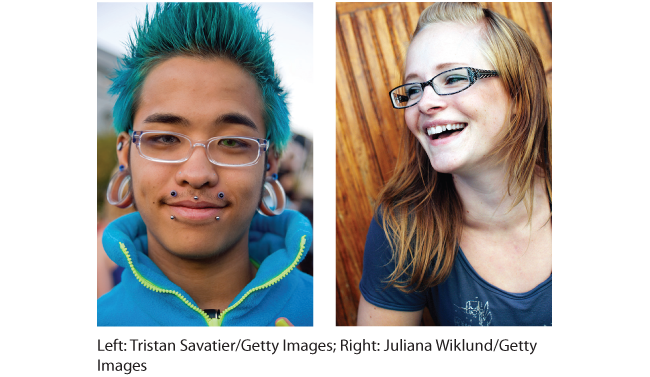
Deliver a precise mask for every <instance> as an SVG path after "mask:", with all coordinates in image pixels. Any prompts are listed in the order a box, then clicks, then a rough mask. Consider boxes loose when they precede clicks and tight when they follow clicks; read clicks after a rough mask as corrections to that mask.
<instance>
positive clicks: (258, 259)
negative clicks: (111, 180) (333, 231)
mask: <svg viewBox="0 0 650 377" xmlns="http://www.w3.org/2000/svg"><path fill="white" fill-rule="evenodd" d="M311 241H312V229H311V225H310V224H309V221H308V220H307V219H306V218H305V217H304V216H303V215H301V214H300V213H298V212H295V211H290V210H287V211H284V212H283V213H282V214H281V215H279V216H274V217H264V216H261V215H259V214H256V215H255V216H254V217H253V221H252V222H251V228H250V232H249V238H248V248H249V257H250V259H251V261H252V262H253V263H254V264H255V265H257V264H259V267H258V270H257V274H256V275H255V278H254V279H253V280H252V281H251V282H250V283H248V285H246V287H244V289H243V290H242V291H241V292H239V294H238V295H237V297H235V299H234V300H233V301H232V303H231V304H230V305H229V306H228V308H227V309H226V310H224V311H223V312H222V313H221V315H220V316H219V318H209V317H208V315H207V314H206V313H205V312H204V311H203V310H201V309H199V308H198V306H197V305H196V303H195V302H194V300H193V299H192V298H191V297H190V296H189V295H188V294H187V293H186V292H185V291H183V290H182V289H181V288H180V287H179V286H177V285H176V284H174V283H172V282H171V281H170V280H169V279H168V278H167V277H166V276H165V274H163V272H162V271H161V270H160V269H159V268H158V266H156V265H155V264H154V263H153V262H152V261H151V259H149V257H148V256H147V250H148V247H147V246H148V244H147V228H146V226H145V224H144V222H143V221H142V217H141V216H140V214H139V213H137V212H136V213H132V214H129V215H126V216H123V217H121V218H119V219H117V220H115V221H113V222H112V223H110V224H109V225H108V227H106V230H105V231H104V236H103V238H102V243H103V245H104V250H106V253H107V254H108V256H109V257H110V258H111V259H112V260H113V261H114V262H115V263H117V264H118V265H119V266H122V267H124V272H123V274H122V281H121V282H120V283H119V284H118V285H116V286H115V288H113V289H112V290H111V291H110V292H108V293H107V294H105V295H103V296H102V297H100V298H99V299H98V300H97V325H98V326H274V325H275V321H276V320H277V319H278V318H280V317H285V318H287V319H288V320H289V321H291V323H292V324H293V325H295V326H312V324H313V278H312V277H311V276H309V275H307V274H305V273H303V272H302V271H300V270H298V269H296V268H295V267H296V266H297V265H298V264H299V263H300V262H301V261H302V259H303V258H304V257H305V254H307V251H308V250H309V247H310V245H311Z"/></svg>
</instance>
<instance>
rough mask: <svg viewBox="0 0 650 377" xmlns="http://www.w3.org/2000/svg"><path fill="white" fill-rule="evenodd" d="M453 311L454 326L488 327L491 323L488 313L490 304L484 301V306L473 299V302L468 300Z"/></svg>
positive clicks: (476, 298)
mask: <svg viewBox="0 0 650 377" xmlns="http://www.w3.org/2000/svg"><path fill="white" fill-rule="evenodd" d="M454 306H455V307H456V308H458V309H455V310H454V311H455V312H456V314H457V315H455V316H454V325H455V326H490V324H491V323H492V312H491V311H490V304H489V303H488V302H487V301H486V302H485V304H484V303H482V302H481V301H479V300H478V297H475V300H469V301H467V302H466V303H465V306H464V307H462V306H458V305H456V304H454Z"/></svg>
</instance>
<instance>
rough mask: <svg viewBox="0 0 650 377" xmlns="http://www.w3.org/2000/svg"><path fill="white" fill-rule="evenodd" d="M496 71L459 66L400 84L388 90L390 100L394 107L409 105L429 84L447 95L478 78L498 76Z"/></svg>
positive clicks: (418, 97) (456, 91)
mask: <svg viewBox="0 0 650 377" xmlns="http://www.w3.org/2000/svg"><path fill="white" fill-rule="evenodd" d="M498 75H499V74H498V73H497V71H489V70H485V69H478V68H472V67H460V68H454V69H449V70H447V71H444V72H440V73H439V74H437V75H436V76H435V77H434V78H432V79H431V80H429V81H425V82H415V83H410V84H404V85H400V86H398V87H397V88H395V89H393V90H391V91H390V100H391V102H392V103H393V107H394V108H396V109H405V108H407V107H411V106H413V105H415V104H417V103H418V102H420V99H421V98H422V94H423V93H424V88H426V87H427V86H428V85H431V87H432V88H433V91H434V92H436V94H438V95H439V96H449V95H452V94H456V93H458V92H462V91H463V90H465V89H467V88H469V87H470V86H472V85H474V83H475V82H477V81H478V80H480V79H484V78H486V77H493V76H498Z"/></svg>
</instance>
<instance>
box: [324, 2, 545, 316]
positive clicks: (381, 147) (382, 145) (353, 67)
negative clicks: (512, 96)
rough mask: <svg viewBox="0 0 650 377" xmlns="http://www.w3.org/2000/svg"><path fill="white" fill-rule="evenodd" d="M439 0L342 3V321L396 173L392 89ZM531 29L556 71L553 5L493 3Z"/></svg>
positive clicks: (396, 117)
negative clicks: (424, 17) (427, 12)
mask: <svg viewBox="0 0 650 377" xmlns="http://www.w3.org/2000/svg"><path fill="white" fill-rule="evenodd" d="M430 4H432V3H338V4H337V20H336V22H337V47H336V55H337V56H336V59H337V63H336V72H337V78H336V109H337V125H336V140H337V152H336V158H337V169H336V177H337V191H336V203H337V219H336V227H337V235H336V245H337V256H336V282H337V291H336V295H337V296H336V303H337V308H336V322H337V325H355V324H356V315H357V307H358V302H359V297H360V293H359V289H358V285H359V281H360V279H361V272H362V267H363V248H364V245H365V236H366V232H367V229H368V225H369V224H370V219H371V218H372V208H373V206H374V204H375V200H376V197H377V194H378V192H379V190H380V189H381V187H382V186H383V185H384V183H385V181H386V180H387V179H388V178H390V176H391V174H392V170H393V168H394V166H395V161H396V157H397V154H398V152H399V147H400V140H399V139H400V136H399V131H400V127H405V124H404V121H403V118H402V117H403V114H402V112H401V111H396V110H394V109H393V108H392V106H391V104H390V100H389V97H388V91H389V90H390V89H391V88H393V87H395V86H397V85H399V84H400V83H401V82H400V81H401V77H402V69H403V65H404V57H405V54H406V49H407V47H408V44H409V39H410V36H411V33H412V32H413V30H414V29H415V26H416V25H417V20H418V17H419V15H420V13H421V12H422V10H424V9H425V8H426V7H427V6H429V5H430ZM486 7H487V8H489V9H492V10H494V11H496V12H498V13H500V14H502V15H504V16H506V17H508V18H510V19H512V20H513V21H515V22H516V23H517V24H518V25H520V26H521V27H522V28H524V29H525V30H526V31H527V32H528V34H529V36H530V37H531V39H532V40H533V41H534V42H535V43H536V44H537V47H538V49H539V50H540V55H541V57H542V61H543V63H544V68H545V70H546V72H547V80H548V85H549V94H550V88H551V78H552V55H551V35H552V33H551V21H552V14H551V4H550V3H487V4H486Z"/></svg>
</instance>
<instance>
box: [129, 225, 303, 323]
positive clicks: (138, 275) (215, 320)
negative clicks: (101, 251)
mask: <svg viewBox="0 0 650 377" xmlns="http://www.w3.org/2000/svg"><path fill="white" fill-rule="evenodd" d="M306 242H307V235H303V236H302V237H301V239H300V250H299V251H298V254H297V255H296V258H295V259H294V260H293V262H292V263H291V264H290V265H289V266H288V267H287V268H285V269H284V270H283V271H282V272H281V273H280V274H278V275H277V276H275V277H274V278H272V279H270V280H269V281H267V282H266V283H264V284H262V285H259V286H257V287H255V288H251V289H250V290H249V291H248V292H246V293H245V294H244V295H243V296H242V298H240V299H239V300H238V301H237V302H236V303H234V304H233V305H231V306H229V307H228V308H226V310H224V311H223V312H222V313H221V315H220V316H219V318H210V317H209V316H208V314H207V313H206V312H204V311H203V310H201V308H199V307H197V306H196V305H194V304H192V303H191V302H190V301H189V300H188V299H186V298H185V297H184V296H183V295H182V294H180V293H178V292H177V291H174V290H171V289H164V288H161V287H159V286H157V285H156V284H154V283H152V282H151V281H149V280H148V279H146V278H145V277H144V276H142V274H141V273H140V272H139V271H138V270H136V268H135V266H134V265H133V261H132V260H131V255H130V253H129V251H128V250H127V249H126V246H125V245H124V244H123V243H122V242H120V249H121V250H122V253H124V256H125V257H126V259H127V261H128V262H129V267H131V271H132V272H133V275H135V278H136V279H138V281H139V282H140V284H142V285H143V286H144V287H145V288H147V289H149V290H152V291H154V292H158V293H169V294H172V295H174V296H176V297H178V298H179V299H180V300H181V301H183V302H184V303H185V305H187V306H189V307H190V309H192V310H194V311H195V312H197V313H198V314H200V315H201V317H203V319H204V320H205V322H206V324H207V325H208V326H221V323H222V322H223V319H224V318H225V316H226V314H227V313H229V312H230V311H231V310H233V309H235V308H236V307H237V306H239V304H241V303H242V302H243V301H244V299H246V297H248V296H249V295H250V294H251V293H253V292H256V291H259V290H261V289H264V288H268V287H270V286H272V285H273V284H275V283H277V282H279V281H280V280H282V279H283V278H284V277H285V276H287V275H288V274H289V272H291V270H293V269H294V268H295V267H296V266H297V265H298V262H299V261H300V258H301V257H302V254H303V253H304V252H305V243H306ZM258 266H259V265H258Z"/></svg>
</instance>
